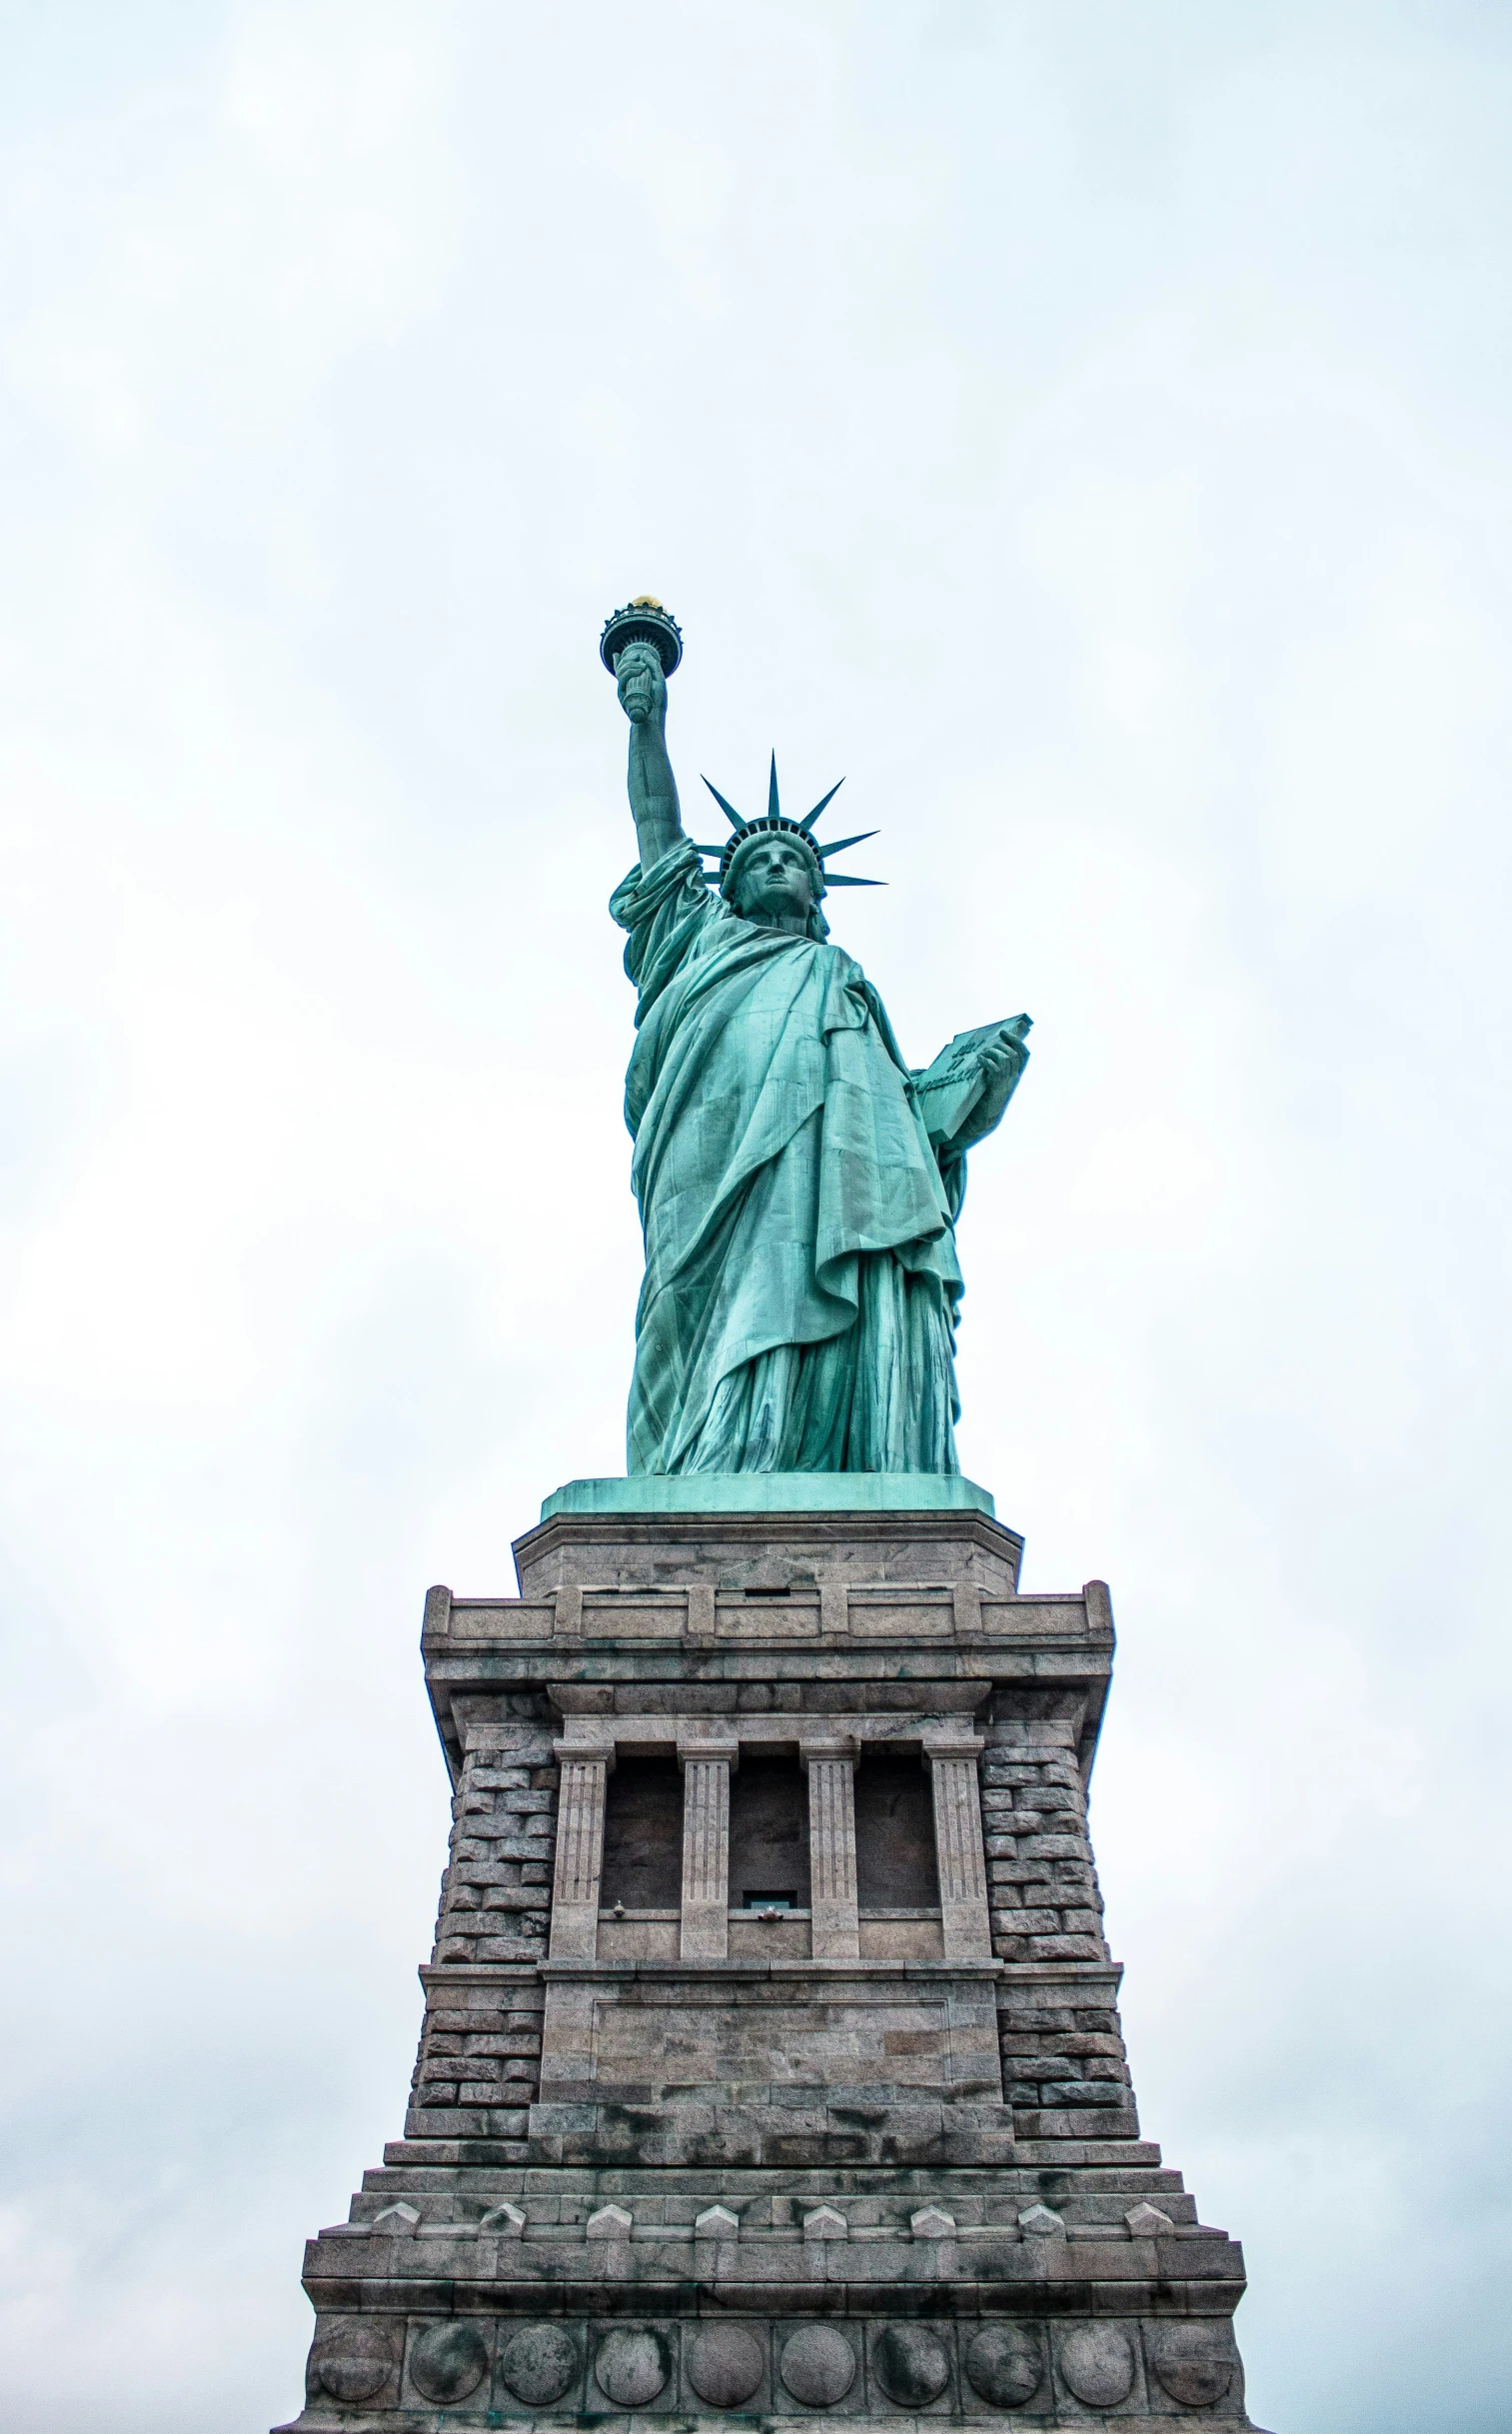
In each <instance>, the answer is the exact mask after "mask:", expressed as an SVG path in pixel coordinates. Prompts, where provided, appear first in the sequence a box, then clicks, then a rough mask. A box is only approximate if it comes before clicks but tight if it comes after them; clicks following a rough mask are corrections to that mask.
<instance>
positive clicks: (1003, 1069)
mask: <svg viewBox="0 0 1512 2434" xmlns="http://www.w3.org/2000/svg"><path fill="white" fill-rule="evenodd" d="M1028 1055H1029V1052H1028V1049H1027V1048H1026V1047H1025V1045H1024V1043H1023V1041H1022V1040H1020V1039H1019V1038H1018V1036H1017V1034H1016V1033H1015V1032H1013V1031H1010V1030H1009V1029H1008V1028H1007V1027H1006V1026H1004V1028H1003V1029H1002V1030H1001V1031H1000V1032H998V1033H997V1035H996V1037H995V1038H994V1039H992V1040H990V1041H987V1042H985V1043H984V1044H983V1045H982V1047H981V1048H980V1049H979V1050H978V1051H977V1058H978V1062H979V1065H980V1069H981V1074H982V1078H983V1081H984V1082H985V1085H986V1088H985V1089H984V1090H983V1092H982V1095H981V1097H980V1098H979V1099H978V1101H977V1102H976V1105H975V1107H974V1108H973V1109H972V1110H971V1113H970V1115H969V1116H968V1117H967V1119H966V1121H965V1123H964V1124H963V1125H962V1127H961V1130H960V1134H959V1136H958V1138H957V1140H956V1141H955V1142H954V1143H953V1144H952V1147H953V1148H954V1149H956V1150H969V1149H970V1148H971V1146H972V1144H973V1143H975V1142H978V1141H985V1139H986V1137H987V1135H988V1134H989V1133H992V1132H995V1131H996V1129H997V1127H998V1125H1000V1124H1001V1122H1002V1118H1003V1111H1004V1109H1005V1108H1006V1107H1007V1104H1008V1101H1009V1100H1010V1099H1011V1098H1012V1096H1013V1088H1014V1085H1015V1084H1016V1082H1017V1080H1018V1077H1019V1075H1020V1074H1021V1073H1022V1072H1023V1069H1024V1066H1025V1065H1026V1063H1027V1062H1028Z"/></svg>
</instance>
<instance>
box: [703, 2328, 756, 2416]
mask: <svg viewBox="0 0 1512 2434" xmlns="http://www.w3.org/2000/svg"><path fill="white" fill-rule="evenodd" d="M685 2364H686V2366H687V2369H688V2380H689V2382H690V2383H691V2384H692V2385H693V2388H694V2390H695V2391H696V2392H697V2393H698V2395H699V2398H700V2399H701V2400H707V2401H708V2403H709V2405H710V2407H711V2408H712V2409H738V2408H739V2407H740V2405H741V2402H742V2401H743V2400H749V2399H750V2398H751V2395H752V2393H753V2392H754V2391H755V2390H756V2386H757V2385H758V2384H759V2382H760V2380H761V2370H762V2368H763V2366H764V2365H765V2360H764V2358H763V2357H762V2355H761V2344H760V2342H759V2341H758V2340H757V2339H756V2334H755V2333H754V2332H750V2331H748V2330H747V2327H746V2326H745V2325H744V2324H711V2325H710V2326H709V2327H708V2329H707V2330H706V2331H704V2332H701V2333H700V2335H699V2337H698V2339H697V2341H695V2343H694V2345H693V2347H692V2349H691V2350H690V2351H689V2353H688V2356H687V2359H686V2360H685Z"/></svg>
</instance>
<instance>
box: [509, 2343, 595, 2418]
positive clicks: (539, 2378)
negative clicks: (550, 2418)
mask: <svg viewBox="0 0 1512 2434" xmlns="http://www.w3.org/2000/svg"><path fill="white" fill-rule="evenodd" d="M499 2372H500V2374H501V2375H502V2376H503V2377H504V2380H505V2382H506V2383H507V2384H508V2385H509V2387H510V2390H511V2391H512V2392H513V2393H514V2395H515V2398H516V2399H517V2400H523V2401H524V2402H525V2405H526V2407H527V2408H528V2409H549V2408H550V2407H551V2405H552V2402H553V2401H554V2400H560V2399H561V2398H562V2395H563V2393H564V2392H565V2391H566V2390H567V2387H568V2385H569V2384H570V2383H571V2382H572V2381H573V2379H574V2377H575V2376H576V2375H577V2372H578V2344H577V2343H576V2341H575V2340H574V2339H573V2337H572V2334H571V2333H569V2332H565V2331H564V2330H563V2327H562V2326H561V2325H560V2324H525V2325H522V2327H521V2329H520V2331H519V2332H518V2333H512V2334H511V2335H510V2338H509V2340H508V2341H507V2342H506V2343H505V2345H504V2351H503V2354H502V2356H501V2357H500V2360H499Z"/></svg>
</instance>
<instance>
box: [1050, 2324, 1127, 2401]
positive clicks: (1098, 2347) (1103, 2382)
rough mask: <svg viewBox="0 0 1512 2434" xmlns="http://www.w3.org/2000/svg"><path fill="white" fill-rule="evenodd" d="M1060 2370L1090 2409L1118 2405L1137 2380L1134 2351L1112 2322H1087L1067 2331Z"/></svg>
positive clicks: (1059, 2353) (1060, 2358) (1060, 2352)
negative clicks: (1070, 2331) (1071, 2331)
mask: <svg viewBox="0 0 1512 2434" xmlns="http://www.w3.org/2000/svg"><path fill="white" fill-rule="evenodd" d="M1057 2355H1058V2358H1059V2364H1060V2372H1061V2374H1062V2375H1063V2376H1064V2378H1065V2381H1066V2383H1067V2385H1068V2386H1069V2388H1070V2390H1071V2391H1073V2392H1074V2393H1075V2395H1076V2397H1077V2399H1078V2400H1084V2401H1085V2402H1086V2405H1087V2407H1088V2408H1089V2409H1111V2408H1116V2407H1117V2405H1118V2403H1119V2401H1120V2400H1126V2399H1127V2398H1128V2394H1129V2386H1130V2385H1131V2384H1132V2382H1133V2380H1134V2353H1133V2351H1132V2349H1131V2348H1130V2347H1129V2344H1128V2340H1127V2338H1126V2336H1125V2335H1124V2334H1123V2333H1121V2332H1119V2330H1118V2329H1117V2327H1116V2325H1113V2324H1086V2325H1083V2326H1081V2327H1080V2328H1079V2329H1078V2330H1077V2331H1076V2332H1073V2333H1067V2334H1066V2336H1065V2338H1064V2339H1063V2341H1062V2342H1061V2344H1060V2348H1059V2351H1058V2353H1057Z"/></svg>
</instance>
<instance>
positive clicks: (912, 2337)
mask: <svg viewBox="0 0 1512 2434" xmlns="http://www.w3.org/2000/svg"><path fill="white" fill-rule="evenodd" d="M871 2364H872V2368H873V2370H874V2372H875V2375H876V2379H877V2381H878V2383H879V2384H880V2385H881V2387H882V2390H883V2391H884V2392H885V2393H886V2395H887V2398H888V2399H889V2400H895V2401H896V2403H897V2405H898V2407H899V2408H900V2409H926V2408H927V2407H928V2406H929V2403H930V2402H931V2401H933V2400H937V2399H938V2398H939V2396H940V2393H941V2392H942V2391H943V2390H944V2388H945V2385H946V2384H947V2383H948V2382H949V2380H950V2360H949V2358H948V2356H947V2354H946V2352H945V2349H944V2347H943V2344H942V2343H941V2342H940V2340H939V2338H938V2336H937V2335H936V2334H934V2333H932V2332H930V2331H929V2330H928V2329H927V2327H926V2326H925V2325H922V2324H887V2325H884V2326H883V2328H882V2330H881V2331H880V2332H879V2333H878V2334H877V2336H876V2339H875V2341H874V2342H873V2344H872V2348H871Z"/></svg>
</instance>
